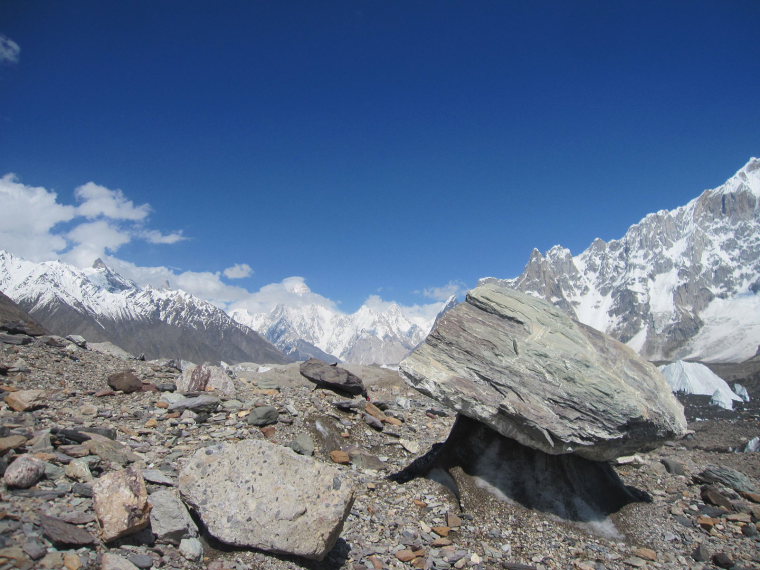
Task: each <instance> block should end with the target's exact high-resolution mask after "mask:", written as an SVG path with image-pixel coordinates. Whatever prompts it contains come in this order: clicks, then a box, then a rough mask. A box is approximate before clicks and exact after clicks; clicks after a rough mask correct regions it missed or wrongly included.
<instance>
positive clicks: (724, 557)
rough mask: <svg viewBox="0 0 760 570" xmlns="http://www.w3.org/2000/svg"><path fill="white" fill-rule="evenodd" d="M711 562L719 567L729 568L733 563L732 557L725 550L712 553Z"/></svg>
mask: <svg viewBox="0 0 760 570" xmlns="http://www.w3.org/2000/svg"><path fill="white" fill-rule="evenodd" d="M712 563H713V564H715V565H716V566H718V567H719V568H731V567H732V566H733V565H734V559H733V558H732V557H731V555H730V554H727V553H726V552H718V553H716V554H713V556H712Z"/></svg>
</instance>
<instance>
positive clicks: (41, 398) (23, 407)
mask: <svg viewBox="0 0 760 570" xmlns="http://www.w3.org/2000/svg"><path fill="white" fill-rule="evenodd" d="M5 403H6V404H8V405H9V406H10V407H11V408H13V409H14V410H15V411H17V412H29V411H31V410H36V409H37V408H41V407H43V406H44V405H45V392H44V390H18V391H17V392H11V393H10V394H8V395H6V396H5Z"/></svg>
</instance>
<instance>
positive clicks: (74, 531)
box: [40, 515, 95, 547]
mask: <svg viewBox="0 0 760 570" xmlns="http://www.w3.org/2000/svg"><path fill="white" fill-rule="evenodd" d="M40 526H42V533H43V534H44V535H45V537H46V538H47V539H48V540H49V541H50V542H52V543H53V545H55V546H57V547H77V546H86V545H88V544H94V543H95V537H94V536H92V535H91V534H90V533H89V532H87V531H86V530H85V529H83V528H80V527H78V526H75V525H73V524H69V523H67V522H66V521H63V520H61V519H57V518H55V517H50V516H47V515H40Z"/></svg>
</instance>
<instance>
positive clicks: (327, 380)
mask: <svg viewBox="0 0 760 570" xmlns="http://www.w3.org/2000/svg"><path fill="white" fill-rule="evenodd" d="M299 370H300V372H301V375H302V376H303V377H304V378H306V379H307V380H309V381H310V382H314V383H315V384H316V385H317V386H319V387H320V388H328V389H330V390H333V391H336V392H338V393H340V394H351V395H359V394H361V395H366V394H367V390H366V389H365V387H364V383H363V382H362V380H361V378H359V377H358V376H356V375H354V374H352V373H351V372H349V371H348V370H346V369H345V368H341V367H339V366H335V365H331V364H328V363H327V362H324V361H322V360H319V359H318V358H310V359H309V360H307V361H306V362H303V363H301V366H300V368H299Z"/></svg>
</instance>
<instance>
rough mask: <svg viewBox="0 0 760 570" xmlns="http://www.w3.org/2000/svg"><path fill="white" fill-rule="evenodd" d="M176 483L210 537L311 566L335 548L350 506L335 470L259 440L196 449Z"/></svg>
mask: <svg viewBox="0 0 760 570" xmlns="http://www.w3.org/2000/svg"><path fill="white" fill-rule="evenodd" d="M178 483H179V490H180V493H181V494H182V497H183V499H184V500H185V502H186V503H187V504H188V505H189V506H190V507H191V508H192V509H193V510H194V511H196V512H197V513H198V515H199V516H200V518H201V519H202V520H203V523H204V524H205V525H206V528H207V529H208V531H209V532H210V533H211V534H212V535H213V536H214V537H216V538H217V539H219V540H221V541H223V542H226V543H228V544H232V545H236V546H245V547H253V548H258V549H261V550H266V551H270V552H276V553H281V554H294V555H297V556H303V557H305V558H311V559H316V560H321V559H323V558H324V557H325V556H326V555H327V553H328V552H329V551H330V550H331V549H332V547H333V546H334V545H335V542H336V541H337V539H338V536H339V535H340V532H341V530H342V528H343V522H344V521H345V519H346V517H347V516H348V513H349V512H350V510H351V505H352V504H353V501H354V491H353V488H352V487H351V485H350V483H349V482H347V481H346V480H345V478H344V477H343V476H342V475H341V474H340V471H339V470H338V469H336V468H335V467H333V466H331V465H327V464H324V463H320V462H317V461H315V460H313V459H311V458H307V457H304V456H301V455H298V454H296V453H295V452H294V451H293V450H291V449H290V448H287V447H282V446H278V445H274V444H271V443H269V442H266V441H263V440H244V441H241V442H238V443H223V444H220V445H215V446H211V447H207V448H205V449H200V450H198V451H197V452H196V453H195V454H194V455H193V457H192V458H191V460H190V461H189V462H188V463H187V465H185V467H184V468H183V469H182V471H181V472H180V474H179V481H178Z"/></svg>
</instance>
